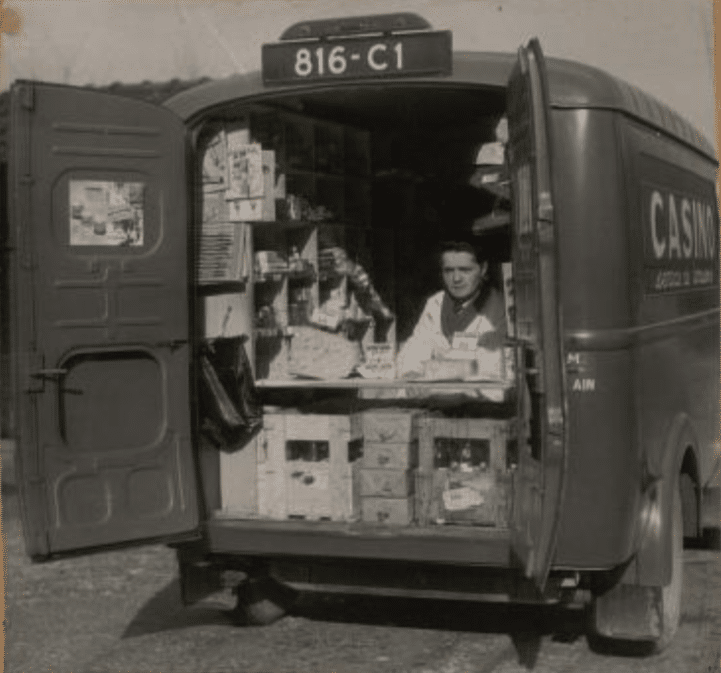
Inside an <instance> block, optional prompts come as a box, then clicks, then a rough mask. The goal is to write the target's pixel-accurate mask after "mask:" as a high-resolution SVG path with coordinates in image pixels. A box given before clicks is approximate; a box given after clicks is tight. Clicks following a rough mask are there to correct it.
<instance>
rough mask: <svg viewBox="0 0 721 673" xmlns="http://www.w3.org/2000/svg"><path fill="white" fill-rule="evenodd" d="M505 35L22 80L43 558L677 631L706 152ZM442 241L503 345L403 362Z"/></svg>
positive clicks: (23, 212) (697, 411) (248, 595)
mask: <svg viewBox="0 0 721 673" xmlns="http://www.w3.org/2000/svg"><path fill="white" fill-rule="evenodd" d="M482 46H483V45H482V44H479V51H474V52H458V51H454V50H453V45H452V34H451V32H450V31H445V30H434V29H433V28H432V27H431V26H430V25H429V24H428V23H427V22H426V21H425V20H424V19H423V18H422V17H420V16H418V15H415V14H407V13H401V14H387V15H378V16H363V17H346V18H340V19H332V20H319V21H306V22H302V23H298V24H295V25H293V26H291V27H289V28H288V29H287V30H286V31H285V32H284V33H283V35H282V36H281V37H280V39H279V40H278V41H277V42H274V43H268V44H265V45H263V49H262V59H261V60H262V68H261V70H260V71H259V72H252V73H248V74H237V75H234V76H232V77H228V78H226V79H220V80H214V81H208V82H206V83H203V84H200V85H198V86H194V87H192V88H190V89H188V90H186V91H184V92H182V93H180V94H177V95H175V96H174V97H172V98H171V99H169V100H167V101H166V102H165V104H164V105H162V106H156V105H152V104H149V103H145V102H141V101H137V100H132V99H128V98H123V97H120V96H115V95H111V94H109V93H104V92H99V91H95V90H90V89H81V88H76V87H70V86H61V85H55V84H44V83H40V82H33V81H18V82H15V83H14V84H13V86H12V89H11V92H10V123H9V160H8V164H7V166H6V168H5V171H6V174H7V193H8V199H7V209H6V212H5V213H3V218H4V219H5V223H6V228H7V238H8V244H7V250H6V254H7V259H8V260H9V264H10V269H11V272H10V286H11V292H10V298H11V299H10V305H9V307H8V309H7V310H8V313H9V315H10V317H11V327H12V329H11V334H10V346H9V348H10V350H11V353H12V362H13V366H14V378H13V380H14V386H15V388H14V395H13V397H14V404H15V416H16V425H17V450H16V451H17V455H16V465H17V482H18V488H19V498H20V502H21V506H22V518H23V526H24V534H25V545H26V550H27V553H28V554H29V556H30V557H32V559H33V560H37V561H43V560H48V559H53V558H57V557H62V556H66V555H71V554H85V553H91V552H95V551H98V550H107V549H113V548H118V547H126V546H131V545H139V544H148V543H158V542H163V543H166V544H169V545H172V546H173V547H174V548H176V549H177V556H178V566H179V574H180V579H181V586H182V589H183V597H184V600H185V601H186V602H187V603H192V602H193V601H196V600H198V599H199V598H201V597H202V596H203V595H206V594H207V593H209V592H212V591H216V590H218V589H220V588H221V587H223V586H226V587H228V586H232V587H234V589H235V591H236V594H237V597H238V611H239V614H242V615H244V618H245V619H246V620H248V621H250V622H255V623H260V622H268V621H270V620H272V619H275V618H277V617H279V616H280V615H282V614H283V612H284V610H286V609H287V608H288V606H289V604H290V601H292V599H293V597H294V595H295V592H297V591H299V590H328V591H340V592H361V593H363V592H366V593H390V594H393V595H414V596H420V597H424V596H425V597H448V598H453V597H465V598H470V599H474V600H475V599H477V600H505V601H525V602H532V603H539V604H542V603H549V602H564V601H576V600H582V601H584V602H586V603H587V604H588V605H589V615H590V623H589V629H590V633H592V634H594V635H595V637H597V638H599V639H605V640H607V641H609V642H615V641H642V642H647V643H649V644H650V646H651V647H652V648H655V649H658V650H660V649H662V648H663V647H665V646H666V645H667V644H668V643H669V642H670V640H671V638H672V637H673V635H674V633H675V631H676V629H677V627H678V624H679V619H680V613H681V604H682V596H683V592H682V575H683V573H682V571H683V567H682V562H683V556H682V554H683V544H684V540H689V539H691V538H703V536H704V535H707V536H708V535H709V533H708V531H709V530H712V529H713V528H714V527H716V526H717V525H718V495H719V491H718V487H719V481H718V470H719V443H718V442H719V415H718V412H719V403H718V400H719V285H718V279H719V241H718V230H719V220H718V209H717V200H716V191H715V180H716V171H717V168H718V162H717V159H716V155H715V152H714V149H713V147H712V146H711V145H710V144H709V143H708V141H707V140H705V139H704V138H703V137H702V136H701V135H700V134H699V133H698V132H697V131H696V130H695V129H694V128H693V127H692V126H691V125H690V124H689V123H688V122H687V121H685V120H684V119H683V118H682V117H681V116H680V115H678V114H677V113H676V112H674V111H673V110H671V109H669V108H668V107H667V106H666V105H664V104H662V103H660V102H658V101H657V100H655V99H654V98H652V97H651V96H649V95H647V94H645V93H644V92H642V91H640V90H639V89H637V88H635V87H634V86H631V85H630V84H627V83H625V82H623V81H621V80H620V79H617V78H616V77H613V76H611V75H609V74H607V73H605V72H602V71H600V70H598V69H596V68H593V67H590V66H588V65H584V64H581V63H575V62H570V61H565V60H560V59H554V58H544V56H543V54H542V51H541V48H540V45H539V42H538V41H537V40H535V39H534V40H531V41H530V42H529V43H528V44H527V45H525V46H523V47H521V48H520V49H519V50H518V52H517V53H508V54H501V53H488V52H484V51H482ZM118 213H120V215H118ZM449 240H453V241H462V242H464V245H466V246H468V245H470V246H472V247H473V249H474V250H478V251H479V253H478V254H479V257H478V259H479V260H481V261H479V262H478V264H479V268H481V267H482V268H483V271H484V283H486V284H487V286H488V288H492V289H493V290H494V291H495V292H496V293H497V294H498V296H500V297H501V298H502V306H503V309H502V311H501V313H500V314H499V315H500V316H501V318H500V324H499V325H497V327H498V328H499V333H500V334H501V336H500V337H499V338H498V339H496V341H495V343H494V344H491V345H489V344H481V342H480V340H478V339H476V338H475V336H473V335H471V336H470V337H469V335H468V334H464V333H461V332H458V333H456V334H455V335H454V337H453V339H452V341H451V342H449V343H448V344H447V346H448V347H447V348H446V349H445V350H443V349H441V351H437V350H434V351H433V352H432V353H431V354H430V355H426V356H425V359H423V358H421V359H420V360H419V363H418V364H417V365H416V366H415V368H413V369H412V370H410V371H405V370H403V368H402V367H401V365H400V354H401V353H402V352H403V348H404V347H405V344H406V343H408V341H409V340H410V339H411V338H413V335H414V334H415V331H414V330H415V325H416V323H417V321H418V319H419V316H420V315H421V313H422V312H423V310H424V306H425V305H426V304H425V302H426V300H427V299H428V297H429V296H432V295H433V294H434V293H437V292H438V291H439V290H440V289H441V288H442V284H441V280H442V278H441V276H440V274H439V250H441V249H442V248H440V247H439V246H441V245H442V244H443V243H445V242H447V241H449ZM446 249H447V248H446ZM441 259H443V258H442V257H441ZM444 273H445V271H444ZM489 291H490V290H489Z"/></svg>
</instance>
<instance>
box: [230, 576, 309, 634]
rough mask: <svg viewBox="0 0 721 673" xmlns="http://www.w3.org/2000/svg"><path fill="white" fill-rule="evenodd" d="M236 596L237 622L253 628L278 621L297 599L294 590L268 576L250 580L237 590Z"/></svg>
mask: <svg viewBox="0 0 721 673" xmlns="http://www.w3.org/2000/svg"><path fill="white" fill-rule="evenodd" d="M236 595H237V599H238V600H237V604H236V607H235V611H234V612H235V618H236V621H238V622H239V623H241V624H244V625H253V626H266V625H268V624H272V623H273V622H276V621H278V620H279V619H280V618H281V617H283V616H284V615H285V614H286V612H287V611H288V609H289V608H290V606H291V605H292V604H293V602H294V601H295V598H296V593H295V592H294V591H293V590H292V589H290V588H289V587H287V586H285V585H283V584H281V583H280V582H277V581H276V580H274V579H273V578H271V577H267V576H265V577H254V578H250V579H249V580H248V581H247V582H245V583H244V584H241V585H240V586H239V587H238V588H237V589H236Z"/></svg>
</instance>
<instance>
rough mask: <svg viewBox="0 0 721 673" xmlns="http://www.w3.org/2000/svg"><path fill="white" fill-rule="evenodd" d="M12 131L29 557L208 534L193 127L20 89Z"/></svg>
mask: <svg viewBox="0 0 721 673" xmlns="http://www.w3.org/2000/svg"><path fill="white" fill-rule="evenodd" d="M10 128H11V132H12V135H11V142H10V166H9V179H10V199H9V201H10V218H11V220H10V221H11V226H12V230H13V232H12V236H13V240H12V241H11V245H12V247H13V251H12V257H13V265H12V269H13V294H14V311H15V318H14V323H15V324H14V337H15V339H14V341H15V350H16V363H17V370H16V374H17V377H16V380H17V388H16V405H17V412H18V429H19V437H18V475H17V479H18V484H19V491H20V498H21V504H22V508H23V519H24V528H25V536H26V547H27V552H28V553H29V554H30V555H31V556H33V557H36V558H40V557H45V556H49V555H52V554H55V553H58V552H70V551H79V550H84V549H88V548H92V547H98V546H102V545H116V544H118V543H130V542H133V541H140V540H150V539H155V540H160V539H162V540H165V539H168V538H170V537H172V538H174V539H177V538H178V537H183V536H184V535H187V534H188V533H190V532H191V531H194V530H195V529H196V528H197V526H198V523H199V515H198V503H197V494H196V482H195V471H194V466H193V457H192V452H191V435H190V385H189V379H190V341H189V324H188V314H189V311H188V253H187V250H188V243H187V229H188V218H187V207H186V175H187V174H186V159H185V152H186V150H185V147H186V145H185V143H186V140H185V130H184V127H183V124H182V122H181V121H180V119H179V118H178V117H176V116H175V115H174V114H173V113H171V112H170V111H168V110H166V109H164V108H160V107H156V106H153V105H149V104H146V103H143V102H140V101H135V100H130V99H127V98H121V97H117V96H112V95H108V94H102V93H99V92H94V91H88V90H81V89H76V88H72V87H64V86H53V85H40V84H35V83H19V84H16V85H15V86H14V87H13V89H12V91H11V126H10Z"/></svg>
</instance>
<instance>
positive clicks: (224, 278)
mask: <svg viewBox="0 0 721 673" xmlns="http://www.w3.org/2000/svg"><path fill="white" fill-rule="evenodd" d="M276 192H277V190H276V185H275V152H274V151H272V150H263V148H262V147H261V146H260V144H259V143H252V142H250V135H249V132H248V129H247V128H235V129H227V130H226V129H220V130H219V131H218V133H216V135H215V136H213V138H212V139H211V140H210V142H209V143H208V145H207V147H206V149H205V154H204V156H203V222H202V225H201V231H200V254H199V256H198V279H199V282H200V283H201V284H208V283H223V282H236V281H243V280H246V279H247V278H248V276H249V275H250V259H249V257H250V250H251V245H250V229H249V227H248V226H247V225H245V224H244V223H247V222H252V221H258V220H265V221H271V220H274V219H275V197H276V196H277V193H276Z"/></svg>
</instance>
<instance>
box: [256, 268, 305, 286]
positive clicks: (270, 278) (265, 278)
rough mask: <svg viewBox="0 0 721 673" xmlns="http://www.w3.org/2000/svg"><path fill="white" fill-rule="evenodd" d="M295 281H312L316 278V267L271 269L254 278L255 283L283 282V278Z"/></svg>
mask: <svg viewBox="0 0 721 673" xmlns="http://www.w3.org/2000/svg"><path fill="white" fill-rule="evenodd" d="M284 278H287V279H288V280H295V281H302V280H304V281H307V282H312V281H314V280H315V279H316V273H315V269H303V270H302V271H269V272H268V273H257V274H256V275H255V277H254V278H253V281H254V282H255V283H258V284H260V283H281V282H283V279H284Z"/></svg>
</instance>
